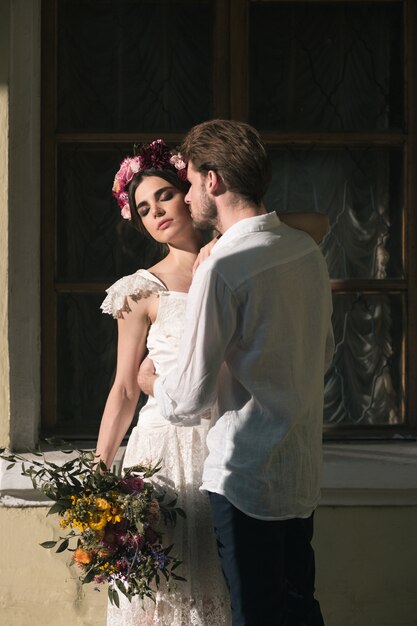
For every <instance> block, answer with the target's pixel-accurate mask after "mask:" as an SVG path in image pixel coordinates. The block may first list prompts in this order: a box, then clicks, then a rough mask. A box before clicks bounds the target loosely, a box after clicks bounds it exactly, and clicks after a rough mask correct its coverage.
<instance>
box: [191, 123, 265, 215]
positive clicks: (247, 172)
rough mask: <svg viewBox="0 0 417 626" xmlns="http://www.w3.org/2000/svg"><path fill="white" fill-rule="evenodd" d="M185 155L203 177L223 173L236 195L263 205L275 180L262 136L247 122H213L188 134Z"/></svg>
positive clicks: (226, 182)
mask: <svg viewBox="0 0 417 626" xmlns="http://www.w3.org/2000/svg"><path fill="white" fill-rule="evenodd" d="M180 152H181V156H182V158H183V159H184V160H186V161H191V162H192V164H193V166H194V167H195V169H196V170H197V171H199V172H201V173H202V174H206V173H207V172H208V171H209V170H214V171H216V172H218V173H219V175H220V176H221V178H222V179H223V182H224V184H225V186H226V188H227V189H228V191H231V192H233V193H236V194H239V195H241V196H243V197H244V198H246V199H247V200H250V201H251V202H254V203H255V204H256V205H257V206H259V205H260V204H261V202H262V198H263V197H264V195H265V193H266V190H267V187H268V184H269V182H270V178H271V164H270V160H269V157H268V153H267V151H266V147H265V146H264V144H263V143H262V141H261V138H260V136H259V133H258V132H257V131H256V130H255V129H254V128H252V126H249V125H248V124H245V123H244V122H237V121H234V120H209V121H208V122H203V123H202V124H198V125H197V126H194V127H193V128H192V129H191V130H190V131H189V132H188V134H187V135H186V137H185V139H184V141H183V144H182V146H181V149H180Z"/></svg>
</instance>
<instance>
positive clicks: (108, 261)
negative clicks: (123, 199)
mask: <svg viewBox="0 0 417 626" xmlns="http://www.w3.org/2000/svg"><path fill="white" fill-rule="evenodd" d="M128 154H132V146H130V145H129V146H120V147H117V146H113V147H103V146H99V147H97V146H85V145H73V144H70V145H67V144H65V145H62V146H61V147H60V148H59V150H58V191H57V193H58V215H57V234H58V247H57V259H58V263H57V267H58V276H57V278H58V280H63V281H72V282H78V281H80V282H81V281H85V282H88V281H108V282H109V283H110V282H112V281H114V280H115V279H116V278H120V276H123V275H126V274H132V273H133V272H135V271H136V270H137V269H138V268H140V267H149V266H150V265H152V264H153V263H154V262H155V261H156V260H157V259H158V258H159V257H160V250H159V248H158V246H157V245H156V244H155V243H154V242H153V241H152V240H151V239H148V238H146V237H144V236H143V235H141V234H140V233H138V232H137V231H135V230H134V229H133V228H132V226H131V225H130V223H129V222H127V221H126V220H123V219H121V217H120V211H119V208H118V205H117V203H116V200H115V198H114V197H113V195H112V192H111V189H112V186H113V180H114V176H115V173H116V172H117V170H118V168H119V165H120V162H121V160H122V158H124V157H125V156H126V155H128Z"/></svg>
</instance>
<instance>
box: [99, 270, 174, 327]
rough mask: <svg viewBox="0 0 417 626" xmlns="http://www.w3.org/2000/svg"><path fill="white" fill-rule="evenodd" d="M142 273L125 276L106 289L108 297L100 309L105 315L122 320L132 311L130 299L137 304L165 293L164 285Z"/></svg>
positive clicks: (139, 271)
mask: <svg viewBox="0 0 417 626" xmlns="http://www.w3.org/2000/svg"><path fill="white" fill-rule="evenodd" d="M141 272H142V270H138V271H137V272H135V274H131V275H130V276H124V277H123V278H120V279H119V280H118V281H117V282H115V283H114V284H113V285H111V287H109V288H108V289H106V293H107V296H106V298H105V299H104V300H103V303H102V305H101V307H100V308H101V310H102V311H103V313H107V314H109V315H112V316H113V317H114V318H115V319H118V318H119V319H120V318H122V317H123V313H129V312H130V311H131V308H130V306H129V301H128V298H131V299H132V300H133V301H134V302H137V301H138V300H141V299H142V298H149V296H151V295H152V294H159V293H161V291H165V290H164V288H163V287H162V285H159V284H158V283H156V282H153V281H152V280H148V279H147V278H144V277H143V276H142V274H141Z"/></svg>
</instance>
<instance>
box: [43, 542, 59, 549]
mask: <svg viewBox="0 0 417 626" xmlns="http://www.w3.org/2000/svg"><path fill="white" fill-rule="evenodd" d="M57 543H58V542H57V541H44V542H43V543H40V544H39V545H40V546H42V548H47V549H48V548H54V547H55V546H56V544H57Z"/></svg>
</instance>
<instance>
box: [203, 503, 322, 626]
mask: <svg viewBox="0 0 417 626" xmlns="http://www.w3.org/2000/svg"><path fill="white" fill-rule="evenodd" d="M209 497H210V503H211V509H212V516H213V524H214V530H215V534H216V540H217V546H218V551H219V556H220V561H221V565H222V569H223V574H224V577H225V579H226V583H227V586H228V588H229V592H230V601H231V605H232V618H233V626H324V622H323V617H322V615H321V611H320V605H319V603H318V602H317V600H315V599H314V578H315V564H314V551H313V548H312V547H311V539H312V537H313V516H311V517H309V518H307V519H299V518H295V519H289V520H282V521H264V520H258V519H255V518H253V517H249V516H248V515H245V514H244V513H242V512H241V511H239V509H237V508H236V507H234V506H233V505H232V504H231V503H230V502H229V501H228V500H227V499H226V498H225V497H224V496H221V495H219V494H217V493H210V494H209Z"/></svg>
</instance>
